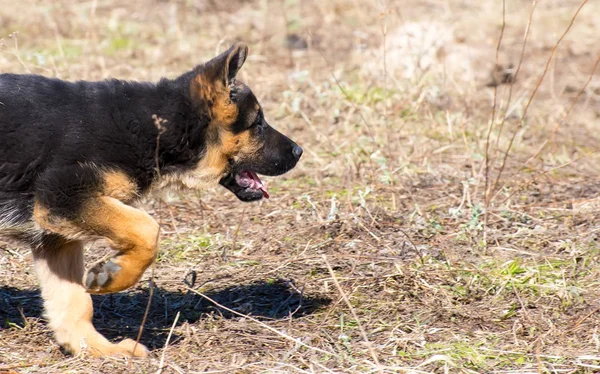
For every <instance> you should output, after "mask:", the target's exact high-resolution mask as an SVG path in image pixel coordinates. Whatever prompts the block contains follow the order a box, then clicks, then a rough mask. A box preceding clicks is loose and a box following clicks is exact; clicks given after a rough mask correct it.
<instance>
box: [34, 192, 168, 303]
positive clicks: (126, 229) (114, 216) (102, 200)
mask: <svg viewBox="0 0 600 374" xmlns="http://www.w3.org/2000/svg"><path fill="white" fill-rule="evenodd" d="M34 219H35V221H36V223H37V224H38V225H39V226H40V227H41V228H42V229H44V230H47V231H51V232H53V233H57V234H61V235H63V236H64V237H67V238H70V239H73V238H77V239H86V240H88V239H95V238H100V237H103V238H106V239H107V240H108V241H109V243H110V244H111V246H112V248H113V249H115V250H117V251H119V252H120V254H121V255H120V256H118V257H116V258H115V259H114V260H113V262H114V263H116V264H117V265H119V266H120V267H121V270H120V271H119V272H118V273H117V274H116V276H115V277H114V278H113V280H112V282H110V283H109V284H108V285H107V287H102V288H98V289H94V290H88V291H89V292H91V293H109V292H117V291H121V290H124V289H126V288H128V287H131V286H132V285H134V284H135V283H136V282H137V281H138V280H139V279H140V278H141V276H142V274H143V273H144V271H145V270H146V269H147V268H148V266H150V264H152V262H153V261H154V259H155V258H156V255H157V253H158V235H159V226H158V223H156V221H155V220H154V219H153V218H152V217H150V215H149V214H148V213H146V212H143V211H141V210H139V209H135V208H132V207H130V206H129V205H126V204H124V203H122V202H121V201H119V200H117V199H115V198H113V197H109V196H102V197H99V198H95V199H92V200H90V201H89V202H88V203H87V204H86V205H85V207H84V209H83V210H82V212H81V214H80V217H79V218H78V219H77V220H76V221H69V220H67V219H64V218H57V217H54V216H52V215H51V214H50V213H49V212H48V210H47V209H46V208H45V207H43V205H41V204H40V203H38V202H36V203H35V205H34Z"/></svg>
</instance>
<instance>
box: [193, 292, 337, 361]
mask: <svg viewBox="0 0 600 374" xmlns="http://www.w3.org/2000/svg"><path fill="white" fill-rule="evenodd" d="M186 289H187V290H188V291H191V292H193V293H195V294H196V295H199V296H202V297H203V298H205V299H206V300H208V301H210V302H211V303H213V304H215V305H216V306H217V307H219V308H222V309H225V310H226V311H228V312H229V313H233V314H235V315H236V316H239V317H243V318H248V319H249V320H250V321H252V322H255V323H257V324H259V325H261V326H262V327H264V328H266V329H267V330H269V331H272V332H274V333H275V334H277V335H279V336H281V337H283V338H285V339H287V340H290V341H292V342H294V343H296V344H300V345H301V346H303V347H305V348H308V349H310V350H313V351H317V352H321V353H325V354H327V355H331V356H334V357H337V358H339V356H338V355H337V354H335V353H333V352H328V351H325V350H323V349H320V348H317V347H312V346H310V345H308V344H306V343H304V342H303V341H302V340H300V339H296V338H294V337H291V336H289V335H287V334H285V333H283V332H281V331H279V330H277V329H275V328H273V327H271V326H269V325H267V324H265V323H263V322H261V321H259V320H257V319H256V318H252V317H250V316H249V315H247V314H242V313H240V312H237V311H235V310H233V309H230V308H228V307H226V306H225V305H222V304H219V303H218V302H216V301H215V300H213V299H211V298H210V297H208V296H206V295H205V294H203V293H202V292H200V291H197V290H194V289H192V288H190V287H187V286H186Z"/></svg>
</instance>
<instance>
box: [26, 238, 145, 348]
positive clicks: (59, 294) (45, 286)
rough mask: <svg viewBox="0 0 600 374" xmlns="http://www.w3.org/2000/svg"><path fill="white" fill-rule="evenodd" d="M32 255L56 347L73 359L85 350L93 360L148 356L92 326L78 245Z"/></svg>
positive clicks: (77, 242) (80, 245)
mask: <svg viewBox="0 0 600 374" xmlns="http://www.w3.org/2000/svg"><path fill="white" fill-rule="evenodd" d="M33 255H34V265H35V271H36V274H37V276H38V279H39V282H40V286H41V289H42V298H43V299H44V307H45V313H46V317H47V318H48V320H49V322H50V327H51V328H52V330H53V331H54V334H55V337H56V340H57V341H58V343H59V344H61V345H62V346H64V347H65V349H67V350H69V351H70V352H72V353H73V354H76V355H77V354H79V353H81V352H82V350H84V349H86V348H87V351H88V352H89V353H90V354H92V355H93V356H113V355H118V354H122V355H126V356H131V354H132V353H133V355H134V356H137V357H146V356H147V355H148V350H147V349H146V347H145V346H143V345H142V344H138V346H137V347H136V348H135V351H134V349H133V346H134V343H135V342H133V341H132V340H131V339H125V340H123V341H121V342H120V343H118V344H113V343H110V342H109V341H108V340H106V338H104V337H103V336H102V335H101V334H100V333H98V332H97V331H96V329H95V328H94V326H93V325H92V315H93V306H92V299H91V297H90V295H89V294H88V293H87V292H86V291H85V288H84V287H83V286H82V284H81V282H82V278H83V273H84V263H83V243H82V242H79V241H71V242H67V243H65V244H63V245H62V246H60V247H58V248H56V247H53V248H38V249H36V250H35V251H34V252H33Z"/></svg>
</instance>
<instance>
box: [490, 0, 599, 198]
mask: <svg viewBox="0 0 600 374" xmlns="http://www.w3.org/2000/svg"><path fill="white" fill-rule="evenodd" d="M587 2H588V0H583V1H582V2H581V4H580V5H579V8H577V11H576V12H575V14H574V15H573V17H572V18H571V21H570V22H569V25H568V26H567V28H566V29H565V31H564V32H563V34H562V35H561V36H560V38H559V39H558V41H557V42H556V43H555V44H554V46H553V47H552V51H551V52H550V56H548V60H547V61H546V65H545V66H544V71H543V72H542V75H541V76H540V79H539V80H538V82H537V84H536V85H535V88H534V89H533V92H532V93H531V95H530V96H529V100H528V101H527V104H525V108H524V109H523V114H522V115H521V120H520V122H519V127H518V128H517V129H516V130H515V132H514V133H513V136H512V137H511V139H510V142H509V144H508V147H507V148H506V152H505V153H504V158H503V160H502V164H501V165H500V171H499V172H498V175H496V180H495V181H494V185H493V187H492V190H491V191H492V192H494V191H496V188H497V187H498V183H499V182H500V177H501V176H502V173H503V172H504V168H505V166H506V160H507V159H508V155H509V153H510V150H511V149H512V145H513V143H514V141H515V138H516V137H517V134H518V133H519V131H520V130H521V129H522V128H523V124H524V123H525V116H526V115H527V111H528V110H529V106H530V105H531V103H532V102H533V99H534V98H535V95H536V93H537V91H538V89H539V88H540V85H541V84H542V82H543V81H544V78H545V77H546V73H547V72H548V67H549V66H550V62H551V61H552V59H553V58H554V55H555V54H556V50H557V49H558V46H559V45H560V43H561V42H562V40H563V39H564V38H565V36H566V35H567V33H568V32H569V30H571V27H572V26H573V23H575V19H576V18H577V15H578V14H579V12H580V11H581V9H582V8H583V6H584V5H585V4H586V3H587Z"/></svg>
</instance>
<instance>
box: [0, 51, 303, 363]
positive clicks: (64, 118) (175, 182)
mask: <svg viewBox="0 0 600 374" xmlns="http://www.w3.org/2000/svg"><path fill="white" fill-rule="evenodd" d="M247 51H248V48H247V46H246V45H245V44H243V43H237V44H235V45H233V46H232V47H231V48H230V49H229V50H227V51H226V52H224V53H223V54H221V55H219V56H218V57H215V58H214V59H212V60H210V61H208V62H207V63H205V64H202V65H200V66H198V67H196V68H195V69H193V70H192V71H190V72H188V73H186V74H184V75H182V76H180V77H178V78H176V79H173V80H169V79H163V80H161V81H159V82H158V83H156V84H153V83H139V82H126V81H120V80H107V81H103V82H84V81H80V82H73V83H72V82H65V81H62V80H58V79H49V78H44V77H41V76H36V75H13V74H2V75H0V234H2V235H7V236H10V237H13V238H17V239H20V240H22V241H24V242H26V243H28V244H29V245H31V247H32V253H33V258H34V263H35V270H36V273H37V276H38V278H39V281H40V285H41V289H42V297H43V299H44V306H45V311H46V316H47V318H48V320H49V322H50V326H51V328H52V330H53V331H54V334H55V337H56V339H57V341H58V342H59V343H60V344H61V345H62V346H64V347H65V348H66V349H67V350H69V351H71V352H72V353H74V354H78V353H79V352H81V351H82V349H84V347H87V348H88V349H89V352H90V353H92V354H93V355H96V356H101V355H114V354H133V355H135V356H145V355H147V350H146V348H145V347H144V346H141V345H138V346H137V348H135V351H134V342H133V341H132V340H131V339H126V340H124V341H122V342H120V343H118V344H113V343H110V342H109V341H108V340H106V339H105V338H104V337H103V336H102V335H101V334H99V333H98V332H97V331H96V330H95V329H94V326H93V325H92V322H91V319H92V312H93V308H92V300H91V297H90V293H94V294H102V293H109V292H117V291H120V290H124V289H126V288H128V287H131V286H132V285H134V284H135V283H136V282H137V281H138V280H139V279H140V277H141V276H142V274H143V273H144V271H145V270H146V269H147V268H148V266H149V265H150V264H151V263H152V262H153V261H154V259H155V257H156V254H157V250H158V237H159V226H158V224H157V223H156V221H155V220H154V219H152V218H151V217H150V216H149V215H148V214H147V213H145V212H144V211H142V210H139V209H136V208H134V207H133V206H132V204H134V203H135V202H136V201H137V200H139V198H140V197H141V196H144V195H145V194H147V193H149V192H151V191H153V190H156V189H160V188H164V187H168V186H185V187H189V188H201V187H205V186H210V185H216V184H218V183H220V184H221V185H223V186H224V187H226V188H227V189H229V190H230V191H231V192H233V193H234V194H235V195H236V196H237V197H238V198H239V199H240V200H243V201H254V200H259V199H261V198H263V197H268V193H267V191H266V189H265V187H264V186H263V184H262V182H261V181H260V179H259V178H258V176H257V174H263V175H271V176H273V175H280V174H283V173H285V172H287V171H288V170H290V169H292V168H293V167H294V166H295V165H296V162H297V161H298V160H299V158H300V156H301V155H302V149H301V148H300V147H299V146H298V145H297V144H295V143H294V142H293V141H291V140H290V139H288V138H287V137H285V136H284V135H282V134H281V133H279V132H277V131H276V130H275V129H273V128H272V127H270V126H269V125H268V124H267V122H266V121H265V119H264V116H263V111H262V109H261V106H260V105H259V104H258V101H257V99H256V97H255V96H254V94H253V93H252V91H250V89H249V88H248V87H247V86H246V85H244V84H243V83H241V82H239V81H237V80H236V79H235V76H236V73H237V72H238V70H239V69H240V68H241V66H242V64H243V63H244V61H245V60H246V55H247ZM157 122H159V123H157ZM161 128H162V129H161ZM98 238H105V239H107V240H108V242H109V243H110V244H111V246H112V248H113V249H114V250H115V251H116V254H115V255H114V257H112V258H111V259H110V260H109V261H107V262H104V263H102V264H98V265H96V266H94V267H93V268H92V269H90V270H89V271H88V272H87V275H85V276H84V272H85V269H84V262H83V244H84V243H85V242H86V241H89V240H94V239H98Z"/></svg>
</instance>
